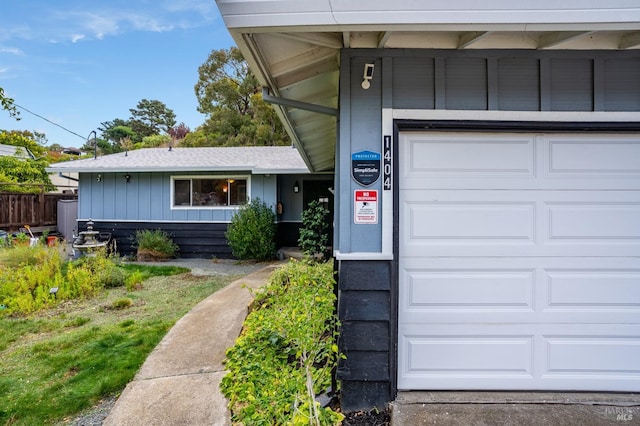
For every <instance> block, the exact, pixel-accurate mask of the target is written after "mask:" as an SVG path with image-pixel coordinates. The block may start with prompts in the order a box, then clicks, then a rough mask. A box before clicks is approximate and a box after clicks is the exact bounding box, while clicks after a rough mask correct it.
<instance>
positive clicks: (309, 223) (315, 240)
mask: <svg viewBox="0 0 640 426" xmlns="http://www.w3.org/2000/svg"><path fill="white" fill-rule="evenodd" d="M328 214H329V211H328V210H327V209H325V208H324V206H323V205H322V204H321V203H320V202H319V201H317V200H314V201H312V202H310V203H309V204H308V206H307V208H306V209H305V210H304V211H303V212H302V228H300V238H299V239H298V244H299V245H300V248H301V249H302V252H303V253H304V254H305V255H307V256H309V257H315V256H316V255H320V256H322V258H323V259H327V255H328V253H327V244H328V241H329V225H328V224H327V215H328Z"/></svg>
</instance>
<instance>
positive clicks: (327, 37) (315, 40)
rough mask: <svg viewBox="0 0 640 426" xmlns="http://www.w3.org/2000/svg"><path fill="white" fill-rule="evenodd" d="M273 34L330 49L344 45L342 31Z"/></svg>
mask: <svg viewBox="0 0 640 426" xmlns="http://www.w3.org/2000/svg"><path fill="white" fill-rule="evenodd" d="M271 35H273V36H276V37H283V38H288V39H290V40H296V41H301V42H305V43H308V44H311V45H314V46H320V47H328V48H329V49H341V48H342V47H343V46H344V41H343V36H342V34H340V33H272V34H271Z"/></svg>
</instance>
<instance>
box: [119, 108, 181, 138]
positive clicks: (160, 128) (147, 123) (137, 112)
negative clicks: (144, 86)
mask: <svg viewBox="0 0 640 426" xmlns="http://www.w3.org/2000/svg"><path fill="white" fill-rule="evenodd" d="M129 111H130V112H131V118H130V119H129V126H130V127H131V128H132V129H133V131H134V132H136V133H137V134H138V136H140V137H142V138H144V137H145V136H152V135H159V134H161V133H164V134H166V133H168V132H169V129H171V128H172V127H173V126H175V125H176V114H175V113H174V112H173V110H171V109H169V108H167V106H166V105H165V104H164V103H162V102H160V101H156V100H151V101H150V100H148V99H142V100H141V101H140V102H138V105H137V106H136V107H135V108H131V109H130V110H129Z"/></svg>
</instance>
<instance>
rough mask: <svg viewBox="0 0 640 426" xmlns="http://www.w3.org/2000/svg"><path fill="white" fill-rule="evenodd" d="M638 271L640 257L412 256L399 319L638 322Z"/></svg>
mask: <svg viewBox="0 0 640 426" xmlns="http://www.w3.org/2000/svg"><path fill="white" fill-rule="evenodd" d="M638 265H639V262H638V260H637V259H635V258H621V259H616V261H612V259H608V258H589V259H584V258H564V259H557V258H469V259H467V258H424V257H420V258H415V257H405V258H402V259H401V263H400V270H399V273H400V276H399V280H400V282H401V283H403V285H404V288H403V291H402V292H401V295H400V300H399V308H400V309H399V319H400V322H407V323H412V322H427V323H432V324H433V323H469V324H472V323H476V322H482V323H530V324H537V323H571V322H582V323H605V322H614V323H634V322H638V318H640V268H639V267H638ZM560 266H561V267H560Z"/></svg>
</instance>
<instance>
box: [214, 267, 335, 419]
mask: <svg viewBox="0 0 640 426" xmlns="http://www.w3.org/2000/svg"><path fill="white" fill-rule="evenodd" d="M334 285H335V281H334V279H333V266H332V264H331V263H330V262H327V263H316V264H311V263H308V262H296V261H291V262H289V263H288V264H287V265H286V266H284V267H282V268H280V269H278V270H277V271H276V272H274V274H273V275H272V277H271V279H270V282H269V284H268V285H267V287H266V288H265V289H264V291H262V292H261V293H259V294H258V295H257V296H256V299H255V303H254V309H253V311H252V312H251V313H250V314H249V315H248V316H247V319H246V321H245V323H244V329H243V331H242V334H241V335H240V337H239V338H238V339H237V340H236V343H235V345H234V346H233V347H231V348H230V349H229V350H228V351H227V358H226V363H225V367H226V369H227V370H228V371H229V373H228V374H227V375H226V376H225V377H224V378H223V379H222V383H221V389H222V392H223V394H224V395H225V396H226V397H227V398H228V399H229V408H230V409H231V412H232V421H233V422H237V423H238V424H293V425H310V424H311V425H336V424H340V421H341V420H342V418H343V416H342V414H340V413H336V412H334V411H332V410H330V409H329V408H322V407H321V406H320V404H319V403H318V402H317V401H316V400H315V396H316V395H317V394H320V393H323V392H324V391H326V390H327V389H328V388H329V386H330V385H331V371H332V369H333V368H335V367H336V364H337V359H338V346H337V345H336V339H337V331H336V330H337V325H338V324H337V320H336V316H335V294H334V290H333V288H334Z"/></svg>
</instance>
